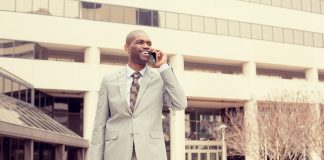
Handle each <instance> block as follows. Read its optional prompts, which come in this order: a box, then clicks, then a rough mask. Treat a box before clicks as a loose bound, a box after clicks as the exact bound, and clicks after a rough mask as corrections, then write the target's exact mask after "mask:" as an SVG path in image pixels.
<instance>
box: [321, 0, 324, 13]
mask: <svg viewBox="0 0 324 160" xmlns="http://www.w3.org/2000/svg"><path fill="white" fill-rule="evenodd" d="M321 13H322V14H324V1H321Z"/></svg>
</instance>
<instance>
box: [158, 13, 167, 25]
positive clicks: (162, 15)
mask: <svg viewBox="0 0 324 160" xmlns="http://www.w3.org/2000/svg"><path fill="white" fill-rule="evenodd" d="M158 17H159V27H162V28H164V27H165V12H163V11H158Z"/></svg>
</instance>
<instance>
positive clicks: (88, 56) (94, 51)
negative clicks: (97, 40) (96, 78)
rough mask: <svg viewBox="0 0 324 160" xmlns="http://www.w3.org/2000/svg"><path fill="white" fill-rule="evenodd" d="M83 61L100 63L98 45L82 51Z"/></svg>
mask: <svg viewBox="0 0 324 160" xmlns="http://www.w3.org/2000/svg"><path fill="white" fill-rule="evenodd" d="M84 63H86V64H100V50H99V48H98V47H89V48H86V49H85V51H84Z"/></svg>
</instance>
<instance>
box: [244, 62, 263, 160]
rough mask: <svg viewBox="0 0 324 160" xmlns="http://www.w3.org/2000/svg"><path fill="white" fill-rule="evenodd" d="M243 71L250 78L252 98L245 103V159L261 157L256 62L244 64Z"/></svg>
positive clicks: (253, 159) (251, 159) (250, 159)
mask: <svg viewBox="0 0 324 160" xmlns="http://www.w3.org/2000/svg"><path fill="white" fill-rule="evenodd" d="M243 73H244V75H245V76H247V77H248V79H249V93H250V100H248V101H247V102H246V103H245V104H244V126H245V142H246V144H245V159H246V160H255V159H259V138H258V137H259V133H258V130H259V129H258V122H257V113H258V106H257V101H256V99H255V91H254V87H253V86H254V85H253V84H254V81H255V76H256V64H255V62H247V63H245V64H243Z"/></svg>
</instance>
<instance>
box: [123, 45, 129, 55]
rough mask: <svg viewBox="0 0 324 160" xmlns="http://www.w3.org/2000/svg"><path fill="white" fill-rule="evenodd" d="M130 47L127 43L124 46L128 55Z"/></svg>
mask: <svg viewBox="0 0 324 160" xmlns="http://www.w3.org/2000/svg"><path fill="white" fill-rule="evenodd" d="M128 47H129V45H128V44H127V43H126V44H125V45H124V50H125V51H126V52H127V53H128V50H129V49H128Z"/></svg>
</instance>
